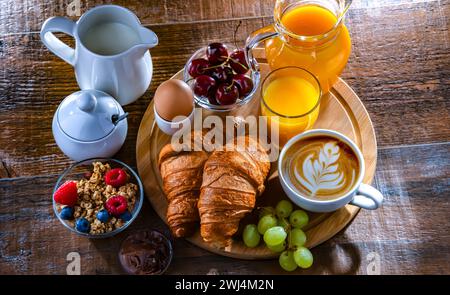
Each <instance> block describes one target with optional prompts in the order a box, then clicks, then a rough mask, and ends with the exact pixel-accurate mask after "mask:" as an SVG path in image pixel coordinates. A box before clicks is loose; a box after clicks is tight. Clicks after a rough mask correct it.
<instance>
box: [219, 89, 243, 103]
mask: <svg viewBox="0 0 450 295" xmlns="http://www.w3.org/2000/svg"><path fill="white" fill-rule="evenodd" d="M238 98H239V89H238V87H237V86H236V85H234V84H231V85H229V84H221V85H219V88H217V91H216V100H217V102H218V103H219V104H220V105H230V104H233V103H235V102H236V100H237V99H238Z"/></svg>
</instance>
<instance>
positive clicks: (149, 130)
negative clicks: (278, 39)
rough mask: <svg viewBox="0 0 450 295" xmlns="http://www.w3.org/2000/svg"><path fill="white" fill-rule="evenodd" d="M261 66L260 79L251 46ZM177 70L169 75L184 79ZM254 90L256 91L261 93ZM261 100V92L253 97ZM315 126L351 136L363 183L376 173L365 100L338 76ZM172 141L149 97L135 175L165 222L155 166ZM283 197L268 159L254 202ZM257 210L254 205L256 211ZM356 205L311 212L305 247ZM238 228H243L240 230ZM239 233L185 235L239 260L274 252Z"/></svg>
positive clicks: (339, 224)
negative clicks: (221, 238)
mask: <svg viewBox="0 0 450 295" xmlns="http://www.w3.org/2000/svg"><path fill="white" fill-rule="evenodd" d="M255 51H256V52H255V55H256V56H259V57H260V58H259V59H258V60H259V62H260V66H261V81H262V80H263V79H264V77H265V76H266V75H267V74H268V73H269V71H270V69H269V67H268V66H267V64H266V63H265V60H264V53H263V50H255ZM182 75H183V74H182V71H179V72H178V73H177V74H176V75H175V76H173V77H172V79H183V77H182ZM259 93H260V91H259V90H258V91H257V92H256V94H255V95H258V96H259ZM257 99H259V97H257ZM314 128H324V129H332V130H336V131H339V132H341V133H343V134H345V135H347V136H348V137H349V138H351V139H352V140H353V141H354V142H355V143H356V144H357V145H358V146H359V148H360V149H361V151H362V153H363V155H364V159H365V162H366V163H365V164H366V165H365V167H366V171H365V177H364V183H368V184H370V183H371V182H372V179H373V177H374V174H375V166H376V161H377V143H376V138H375V133H374V129H373V126H372V122H371V120H370V117H369V114H368V113H367V111H366V109H365V108H364V105H363V104H362V102H361V100H360V99H359V98H358V96H357V95H356V94H355V93H354V92H353V90H352V89H351V88H350V87H349V86H348V85H347V84H346V83H345V82H344V81H343V80H342V79H339V80H338V82H337V83H336V84H335V85H334V87H333V89H332V90H331V93H330V94H329V95H326V96H324V97H323V98H322V102H321V105H320V114H319V118H318V120H317V121H316V123H315V125H314ZM169 142H170V137H169V136H167V135H165V134H164V133H163V132H162V131H161V130H160V129H159V128H158V126H157V125H156V123H155V120H154V114H153V101H152V102H150V104H149V106H148V108H147V110H146V112H145V114H144V117H143V119H142V121H141V125H140V127H139V131H138V136H137V143H136V160H137V168H138V171H139V175H140V177H141V179H142V182H143V185H144V189H145V195H146V197H147V198H148V200H149V201H150V203H151V204H152V206H153V208H154V209H155V211H156V212H157V214H158V215H159V216H160V217H161V219H163V220H164V221H165V222H167V221H166V209H167V201H166V198H165V196H164V193H163V191H162V181H161V175H160V173H159V170H158V163H157V159H158V154H159V152H160V150H161V148H162V147H163V146H164V145H165V144H167V143H169ZM283 198H287V196H285V194H284V192H283V190H282V188H281V185H280V183H279V180H278V176H277V171H276V163H272V170H271V174H270V176H269V178H268V181H267V185H266V191H265V192H264V193H263V195H261V196H260V197H259V198H258V201H257V204H256V207H259V206H268V205H272V206H273V205H275V204H276V203H277V202H278V200H280V199H283ZM255 211H256V210H255ZM358 211H359V208H358V207H355V206H352V205H347V206H345V207H343V208H341V209H339V210H337V211H335V212H331V213H324V214H318V213H309V217H310V223H309V224H308V226H307V227H306V228H305V232H306V234H307V237H308V240H307V245H306V246H307V247H309V248H312V247H314V246H317V245H319V244H321V243H323V242H325V241H326V240H328V239H330V238H331V237H333V236H334V235H336V234H337V233H338V232H339V231H341V230H342V229H343V228H344V227H345V226H346V225H347V224H348V223H349V222H350V221H351V220H352V219H353V218H354V217H355V216H356V214H357V213H358ZM249 222H253V223H256V222H257V217H256V214H250V215H249V216H247V217H246V218H244V220H242V221H241V227H242V225H244V224H247V223H249ZM240 230H241V229H240ZM240 232H241V231H239V232H238V234H237V235H236V238H235V239H233V242H232V244H231V246H230V247H228V248H226V249H217V248H214V247H212V246H211V245H209V244H206V243H205V242H203V240H202V238H201V236H200V232H199V231H197V233H196V234H195V235H194V236H192V237H189V238H187V240H189V241H190V242H191V243H193V244H195V245H197V246H199V247H201V248H203V249H206V250H209V251H211V252H214V253H217V254H220V255H224V256H229V257H234V258H240V259H267V258H274V257H277V254H276V253H273V252H271V251H270V250H269V249H267V248H266V247H265V246H263V245H262V244H263V243H261V244H260V245H259V246H258V247H256V248H247V247H246V246H245V245H244V243H243V242H242V240H241V239H240V236H241V235H240Z"/></svg>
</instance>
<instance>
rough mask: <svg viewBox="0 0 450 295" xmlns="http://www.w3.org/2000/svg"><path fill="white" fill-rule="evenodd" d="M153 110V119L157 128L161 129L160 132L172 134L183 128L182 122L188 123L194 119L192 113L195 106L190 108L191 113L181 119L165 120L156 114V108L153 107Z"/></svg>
mask: <svg viewBox="0 0 450 295" xmlns="http://www.w3.org/2000/svg"><path fill="white" fill-rule="evenodd" d="M153 112H154V113H155V121H156V125H158V127H159V129H161V131H162V132H164V133H165V134H167V135H173V134H174V133H175V132H177V131H178V130H180V129H181V128H183V126H184V124H189V126H191V125H190V124H191V123H192V121H193V120H194V113H195V108H192V112H191V114H190V115H189V116H188V117H186V118H185V119H184V120H181V121H173V122H172V121H167V120H165V119H164V118H162V117H161V116H160V115H158V112H157V111H156V108H155V107H153Z"/></svg>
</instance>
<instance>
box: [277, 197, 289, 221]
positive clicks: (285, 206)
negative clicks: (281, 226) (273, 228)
mask: <svg viewBox="0 0 450 295" xmlns="http://www.w3.org/2000/svg"><path fill="white" fill-rule="evenodd" d="M292 209H293V206H292V203H291V202H289V201H288V200H281V201H280V202H278V204H277V207H276V208H275V210H276V212H277V215H278V217H280V218H282V217H289V215H290V214H291V212H292Z"/></svg>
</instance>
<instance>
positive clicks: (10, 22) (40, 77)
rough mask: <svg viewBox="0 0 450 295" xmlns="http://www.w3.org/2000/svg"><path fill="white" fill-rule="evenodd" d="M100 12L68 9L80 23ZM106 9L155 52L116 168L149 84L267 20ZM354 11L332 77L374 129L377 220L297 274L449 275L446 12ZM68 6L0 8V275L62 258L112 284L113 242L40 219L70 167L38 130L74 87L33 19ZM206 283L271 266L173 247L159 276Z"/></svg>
mask: <svg viewBox="0 0 450 295" xmlns="http://www.w3.org/2000/svg"><path fill="white" fill-rule="evenodd" d="M106 2H107V1H100V0H98V1H85V0H80V3H81V7H82V9H81V10H82V11H81V12H84V11H86V9H87V8H88V7H93V6H95V5H96V4H100V3H106ZM110 2H114V3H117V4H124V5H125V6H127V7H128V8H130V9H132V10H133V11H134V12H135V13H136V14H137V15H138V16H139V18H140V19H141V21H142V22H143V23H145V24H147V25H149V27H150V28H151V29H153V30H154V31H155V32H156V33H157V34H158V36H159V38H160V40H161V43H160V45H159V46H158V47H156V48H155V49H154V50H152V51H151V53H152V56H153V61H154V66H155V69H154V78H153V82H152V85H151V87H150V89H149V91H147V93H146V94H144V96H143V97H142V98H141V99H139V100H138V101H137V102H136V103H134V104H132V105H130V106H127V107H126V110H127V111H129V112H130V117H129V132H128V137H127V141H126V143H125V145H124V147H123V148H122V150H121V151H120V152H119V154H118V155H117V158H119V159H122V160H124V161H125V162H127V163H128V164H131V165H135V142H136V137H137V131H138V127H139V123H140V121H141V119H142V115H143V114H144V112H145V109H146V107H147V106H148V103H149V102H150V100H151V98H152V97H153V93H154V90H155V88H156V86H157V85H158V84H159V83H161V82H162V81H164V80H166V79H168V78H170V77H171V76H172V75H173V74H175V73H176V71H177V70H178V69H180V68H181V67H182V66H183V65H184V63H185V61H186V60H187V58H188V56H189V54H191V53H192V52H193V51H194V49H196V48H198V47H200V46H201V45H205V44H207V43H209V42H212V41H227V42H230V41H232V39H233V38H232V32H233V30H234V28H235V26H236V25H237V23H238V21H239V20H240V19H242V20H243V25H242V26H241V29H240V30H239V32H238V36H237V39H238V41H239V42H240V44H242V41H243V40H244V39H245V37H246V36H247V34H248V33H250V32H251V31H253V30H255V29H257V28H259V27H262V26H264V25H267V24H269V23H270V22H271V19H272V18H271V16H270V14H271V9H272V8H271V7H272V5H273V2H274V1H273V0H267V1H266V0H263V1H253V0H233V1H224V0H218V1H206V0H192V1H182V0H170V1H169V0H150V1H136V0H131V1H110ZM353 2H354V3H353V5H352V8H351V10H350V12H349V16H348V18H347V20H346V21H347V24H348V27H349V30H350V33H351V36H352V45H353V47H352V55H351V57H350V61H349V64H348V66H347V68H346V70H345V71H344V73H343V78H344V79H345V80H346V81H347V82H348V83H349V85H350V86H351V87H352V88H353V89H354V90H355V91H356V93H357V94H358V96H359V97H360V98H361V100H362V101H363V103H364V104H365V106H366V108H367V110H368V112H369V114H370V116H371V118H372V120H373V124H374V126H375V131H376V134H377V139H378V144H379V147H380V148H381V149H380V150H379V155H378V164H377V174H376V176H375V184H376V185H377V186H378V188H379V189H381V190H382V192H383V193H384V194H385V196H386V202H385V204H384V206H383V208H382V209H381V210H377V211H376V212H368V211H361V213H360V214H359V215H358V218H356V219H355V220H354V222H353V223H352V224H351V226H349V227H348V228H347V229H346V230H345V232H343V233H341V234H339V235H337V236H336V237H335V238H333V239H332V240H330V241H328V242H326V243H325V244H323V245H321V246H320V247H317V248H315V249H314V250H313V253H314V254H315V259H316V263H315V264H314V267H313V268H312V269H310V270H308V271H307V272H300V271H299V272H296V273H362V274H364V273H366V267H367V264H368V261H367V254H368V253H370V252H373V251H376V252H377V253H378V254H379V255H380V257H381V272H382V273H390V274H392V273H395V274H401V273H410V274H413V273H426V274H443V273H444V274H449V273H450V269H449V268H450V267H449V265H450V263H449V261H450V257H449V253H450V251H449V250H450V249H449V245H450V241H449V232H450V231H449V225H448V224H449V223H448V220H449V215H448V214H449V213H448V212H449V209H450V208H449V197H450V191H449V187H450V183H449V178H450V171H449V167H450V165H449V164H450V163H449V154H450V153H449V152H450V147H449V142H450V100H449V93H450V78H449V77H450V50H449V47H450V45H449V42H450V41H449V40H450V35H449V28H450V25H449V20H450V2H449V1H439V0H414V1H408V0H380V1H372V0H360V1H353ZM67 3H69V0H53V1H39V0H16V1H14V0H3V1H0V124H1V126H2V128H1V129H0V177H1V178H2V179H0V235H1V237H0V272H1V273H41V274H45V273H59V274H63V273H65V267H66V265H67V262H66V261H65V255H66V254H67V253H68V252H69V251H79V252H80V253H81V255H82V272H83V273H90V274H94V273H121V270H120V269H119V267H118V265H117V260H116V258H115V257H116V256H115V255H116V253H117V252H116V251H117V248H118V245H119V243H120V241H121V239H122V238H123V237H124V235H122V236H117V237H115V238H113V239H108V240H105V241H97V242H90V241H88V240H85V239H81V238H79V237H77V236H74V235H71V234H70V233H68V232H67V231H66V229H65V228H63V227H62V226H61V225H59V224H58V223H57V220H56V218H54V217H53V215H52V213H51V203H50V192H51V189H52V187H53V185H54V183H55V182H56V177H57V175H58V173H60V172H61V171H62V170H63V169H65V168H66V167H67V166H68V164H69V163H70V161H69V160H68V159H67V158H66V157H65V156H64V155H63V154H62V153H61V152H60V151H59V150H58V148H57V147H56V145H55V143H54V141H53V137H52V134H51V129H50V128H51V118H52V116H53V112H54V111H55V110H56V108H57V105H58V103H59V102H60V101H61V99H62V98H63V97H65V96H67V95H68V94H70V93H71V92H74V91H76V90H77V89H78V87H77V85H76V82H75V79H74V74H73V70H72V69H71V67H70V66H69V65H67V64H65V63H64V62H63V61H61V60H59V59H58V58H57V57H55V56H54V55H52V54H51V53H49V52H48V50H46V49H45V48H44V47H43V45H42V44H41V43H40V40H39V36H38V34H37V32H38V31H39V29H40V26H41V25H42V23H43V21H44V20H45V19H46V18H48V17H50V16H53V15H65V10H66V8H67ZM228 3H231V5H229V4H228ZM188 6H189V7H188ZM230 7H231V10H230ZM72 18H74V19H75V18H76V17H72ZM64 40H66V41H70V39H69V38H64ZM49 214H50V215H49ZM141 227H142V228H148V227H157V228H162V229H164V228H165V227H164V225H163V223H162V221H161V220H160V219H159V218H158V217H157V216H156V214H155V213H154V212H153V211H152V209H151V207H150V206H149V204H148V203H146V205H145V207H144V208H143V213H142V215H141V216H140V217H139V219H138V221H137V222H136V224H134V225H133V226H132V228H131V229H130V231H129V232H131V231H133V230H134V229H137V228H141ZM127 232H128V231H127ZM62 245H63V246H62ZM207 272H212V273H242V274H244V273H280V269H279V267H278V266H277V263H276V262H275V261H258V262H245V261H241V260H235V259H230V258H223V257H219V256H215V255H213V254H210V253H208V252H206V251H204V250H201V249H199V248H197V247H195V246H193V245H191V244H190V243H188V242H185V241H177V242H176V243H175V259H174V261H173V264H172V266H171V267H170V269H169V273H183V274H186V273H207Z"/></svg>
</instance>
